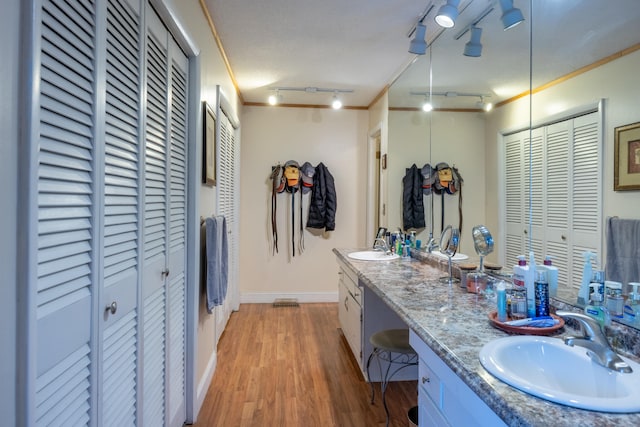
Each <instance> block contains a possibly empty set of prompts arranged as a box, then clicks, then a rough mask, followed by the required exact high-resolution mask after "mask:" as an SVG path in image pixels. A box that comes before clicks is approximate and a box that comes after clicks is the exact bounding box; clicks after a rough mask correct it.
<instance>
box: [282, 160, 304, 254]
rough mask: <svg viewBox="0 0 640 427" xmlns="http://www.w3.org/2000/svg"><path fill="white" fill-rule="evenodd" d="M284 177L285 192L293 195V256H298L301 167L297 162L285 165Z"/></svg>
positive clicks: (292, 161)
mask: <svg viewBox="0 0 640 427" xmlns="http://www.w3.org/2000/svg"><path fill="white" fill-rule="evenodd" d="M284 176H285V178H286V184H285V190H286V191H287V193H290V194H291V255H292V256H293V257H295V256H296V238H295V227H296V219H295V209H296V208H295V205H296V202H295V200H296V199H295V197H294V195H295V193H296V192H297V191H298V189H299V187H300V165H299V164H298V162H296V161H295V160H289V161H287V162H286V163H285V164H284ZM300 197H301V198H300V205H301V207H302V194H301V195H300Z"/></svg>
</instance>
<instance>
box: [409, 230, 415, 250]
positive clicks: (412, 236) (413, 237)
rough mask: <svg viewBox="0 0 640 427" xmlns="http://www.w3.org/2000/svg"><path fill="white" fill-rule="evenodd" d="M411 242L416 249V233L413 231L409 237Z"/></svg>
mask: <svg viewBox="0 0 640 427" xmlns="http://www.w3.org/2000/svg"><path fill="white" fill-rule="evenodd" d="M409 241H410V242H411V247H412V248H415V247H416V232H415V231H412V232H411V234H410V236H409Z"/></svg>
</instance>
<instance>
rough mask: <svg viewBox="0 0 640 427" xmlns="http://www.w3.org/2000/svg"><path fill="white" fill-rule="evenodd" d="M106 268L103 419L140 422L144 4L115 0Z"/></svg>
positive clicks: (111, 9) (109, 70) (110, 7)
mask: <svg viewBox="0 0 640 427" xmlns="http://www.w3.org/2000/svg"><path fill="white" fill-rule="evenodd" d="M106 9H107V24H108V30H107V32H106V42H107V43H106V52H107V53H106V96H105V103H106V105H105V134H104V147H105V148H104V150H105V153H104V209H103V211H104V220H103V223H104V272H103V278H102V280H103V287H104V288H103V292H102V298H101V301H102V303H101V304H100V306H101V307H107V306H111V305H112V304H115V306H114V308H115V312H112V311H110V310H105V312H104V315H103V316H100V320H102V321H103V328H104V329H103V331H102V334H101V337H102V350H101V356H102V364H101V368H102V374H101V382H100V395H101V396H102V399H101V401H102V405H101V411H100V412H101V415H100V417H99V418H100V419H101V420H102V424H103V425H118V426H125V425H135V423H136V377H137V376H136V374H137V371H136V366H137V338H138V318H139V316H138V310H137V308H138V283H139V273H140V271H139V261H140V253H139V250H140V246H141V245H140V234H139V233H140V214H139V211H140V200H141V194H140V190H139V188H140V182H141V170H140V169H141V164H140V156H141V152H140V145H141V144H140V137H141V135H140V133H141V131H140V128H141V117H140V95H141V94H140V92H141V90H140V84H141V83H140V78H141V74H142V73H141V72H140V57H141V49H140V43H141V38H140V31H139V25H140V24H139V21H140V11H139V5H138V3H137V2H134V1H132V0H129V1H127V0H109V1H108V2H107V8H106Z"/></svg>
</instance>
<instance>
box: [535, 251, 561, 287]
mask: <svg viewBox="0 0 640 427" xmlns="http://www.w3.org/2000/svg"><path fill="white" fill-rule="evenodd" d="M543 267H544V269H545V270H547V282H548V283H549V296H550V297H555V296H556V295H558V267H555V266H553V265H551V257H550V256H549V255H547V256H546V257H545V259H544V266H543ZM536 268H537V267H536Z"/></svg>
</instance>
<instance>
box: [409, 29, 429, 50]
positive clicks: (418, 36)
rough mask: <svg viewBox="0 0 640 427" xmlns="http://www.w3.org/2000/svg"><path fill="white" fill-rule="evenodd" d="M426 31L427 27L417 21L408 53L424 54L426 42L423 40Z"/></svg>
mask: <svg viewBox="0 0 640 427" xmlns="http://www.w3.org/2000/svg"><path fill="white" fill-rule="evenodd" d="M426 32H427V27H426V26H425V25H424V24H423V23H422V22H418V23H417V24H416V30H415V32H414V36H413V39H412V40H411V43H410V44H409V53H414V54H416V55H424V54H425V53H426V52H427V42H426V41H425V40H424V36H425V33H426Z"/></svg>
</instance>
